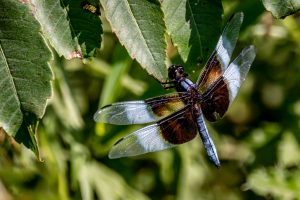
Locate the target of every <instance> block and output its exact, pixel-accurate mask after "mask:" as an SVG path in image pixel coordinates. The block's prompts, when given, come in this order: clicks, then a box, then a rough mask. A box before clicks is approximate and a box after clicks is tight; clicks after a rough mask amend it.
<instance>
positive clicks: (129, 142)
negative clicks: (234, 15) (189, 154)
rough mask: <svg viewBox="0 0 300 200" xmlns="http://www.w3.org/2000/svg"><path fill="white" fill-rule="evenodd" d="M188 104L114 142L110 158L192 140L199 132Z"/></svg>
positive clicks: (157, 149)
mask: <svg viewBox="0 0 300 200" xmlns="http://www.w3.org/2000/svg"><path fill="white" fill-rule="evenodd" d="M190 109H191V107H190V106H189V105H188V106H186V107H184V108H183V109H181V110H179V111H177V112H176V113H174V114H172V115H170V116H168V117H166V118H164V119H162V120H160V121H159V122H158V123H156V124H153V125H149V126H146V127H144V128H142V129H139V130H137V131H135V132H133V133H131V134H129V135H127V136H125V137H123V138H121V139H120V140H119V141H118V142H116V143H115V144H114V146H113V147H112V149H111V151H110V152H109V158H121V157H128V156H136V155H140V154H144V153H148V152H154V151H160V150H164V149H168V148H171V147H174V146H176V145H177V144H182V143H185V142H187V141H190V140H192V139H193V138H194V137H195V136H196V134H197V127H196V125H195V122H194V121H193V117H192V113H191V110H190Z"/></svg>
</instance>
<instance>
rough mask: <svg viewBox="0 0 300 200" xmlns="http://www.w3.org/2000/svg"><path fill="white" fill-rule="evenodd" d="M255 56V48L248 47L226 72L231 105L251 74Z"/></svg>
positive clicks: (225, 76) (225, 77)
mask: <svg viewBox="0 0 300 200" xmlns="http://www.w3.org/2000/svg"><path fill="white" fill-rule="evenodd" d="M255 56H256V54H255V48H254V46H253V45H251V46H249V47H246V48H244V49H243V50H242V52H241V53H240V54H239V55H238V56H237V57H236V58H235V60H234V61H233V62H232V63H231V64H230V65H229V67H228V69H227V70H226V71H225V73H224V75H223V77H224V79H225V81H226V82H227V84H228V89H229V100H230V103H231V102H233V100H234V99H235V97H236V95H237V93H238V91H239V89H240V87H241V85H242V83H243V81H244V80H245V78H246V76H247V74H248V72H249V69H250V66H251V65H252V63H253V61H254V58H255Z"/></svg>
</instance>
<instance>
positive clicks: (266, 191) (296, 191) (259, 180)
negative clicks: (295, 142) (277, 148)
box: [244, 167, 300, 199]
mask: <svg viewBox="0 0 300 200" xmlns="http://www.w3.org/2000/svg"><path fill="white" fill-rule="evenodd" d="M299 175H300V171H299V169H298V170H297V171H296V172H294V174H293V175H292V176H291V174H290V172H289V171H287V170H286V169H284V168H281V167H275V168H270V169H268V170H267V169H257V170H255V171H254V172H252V173H251V174H250V175H249V176H248V180H247V183H246V184H245V185H244V187H245V189H251V190H253V191H254V192H255V193H257V194H259V195H262V196H265V197H270V195H271V196H272V197H276V198H278V199H296V198H297V197H299V196H300V180H299Z"/></svg>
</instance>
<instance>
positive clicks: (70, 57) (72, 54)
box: [67, 50, 82, 60]
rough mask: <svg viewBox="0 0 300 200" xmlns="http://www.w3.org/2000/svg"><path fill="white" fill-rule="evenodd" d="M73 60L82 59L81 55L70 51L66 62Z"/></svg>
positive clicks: (78, 52)
mask: <svg viewBox="0 0 300 200" xmlns="http://www.w3.org/2000/svg"><path fill="white" fill-rule="evenodd" d="M73 58H82V53H81V52H80V51H78V50H76V51H72V52H71V53H70V54H69V56H68V57H67V59H68V60H71V59H73Z"/></svg>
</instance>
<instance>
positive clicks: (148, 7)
mask: <svg viewBox="0 0 300 200" xmlns="http://www.w3.org/2000/svg"><path fill="white" fill-rule="evenodd" d="M101 4H102V6H103V8H104V10H105V14H106V18H107V19H108V21H109V22H110V25H111V27H112V30H113V31H114V32H115V33H116V35H117V37H118V38H119V40H120V42H121V43H122V44H123V45H124V46H125V48H126V49H127V51H128V52H129V54H130V56H131V57H132V58H135V59H136V60H137V61H138V62H139V63H140V64H141V66H142V67H143V68H144V69H146V71H147V72H148V73H149V74H150V75H152V76H154V77H155V78H156V79H158V80H161V81H163V80H165V79H166V78H167V68H166V64H165V60H166V52H165V49H166V42H165V38H164V32H165V25H164V22H163V14H162V12H161V10H160V7H159V5H158V4H157V3H156V1H150V0H119V1H111V0H101Z"/></svg>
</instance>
